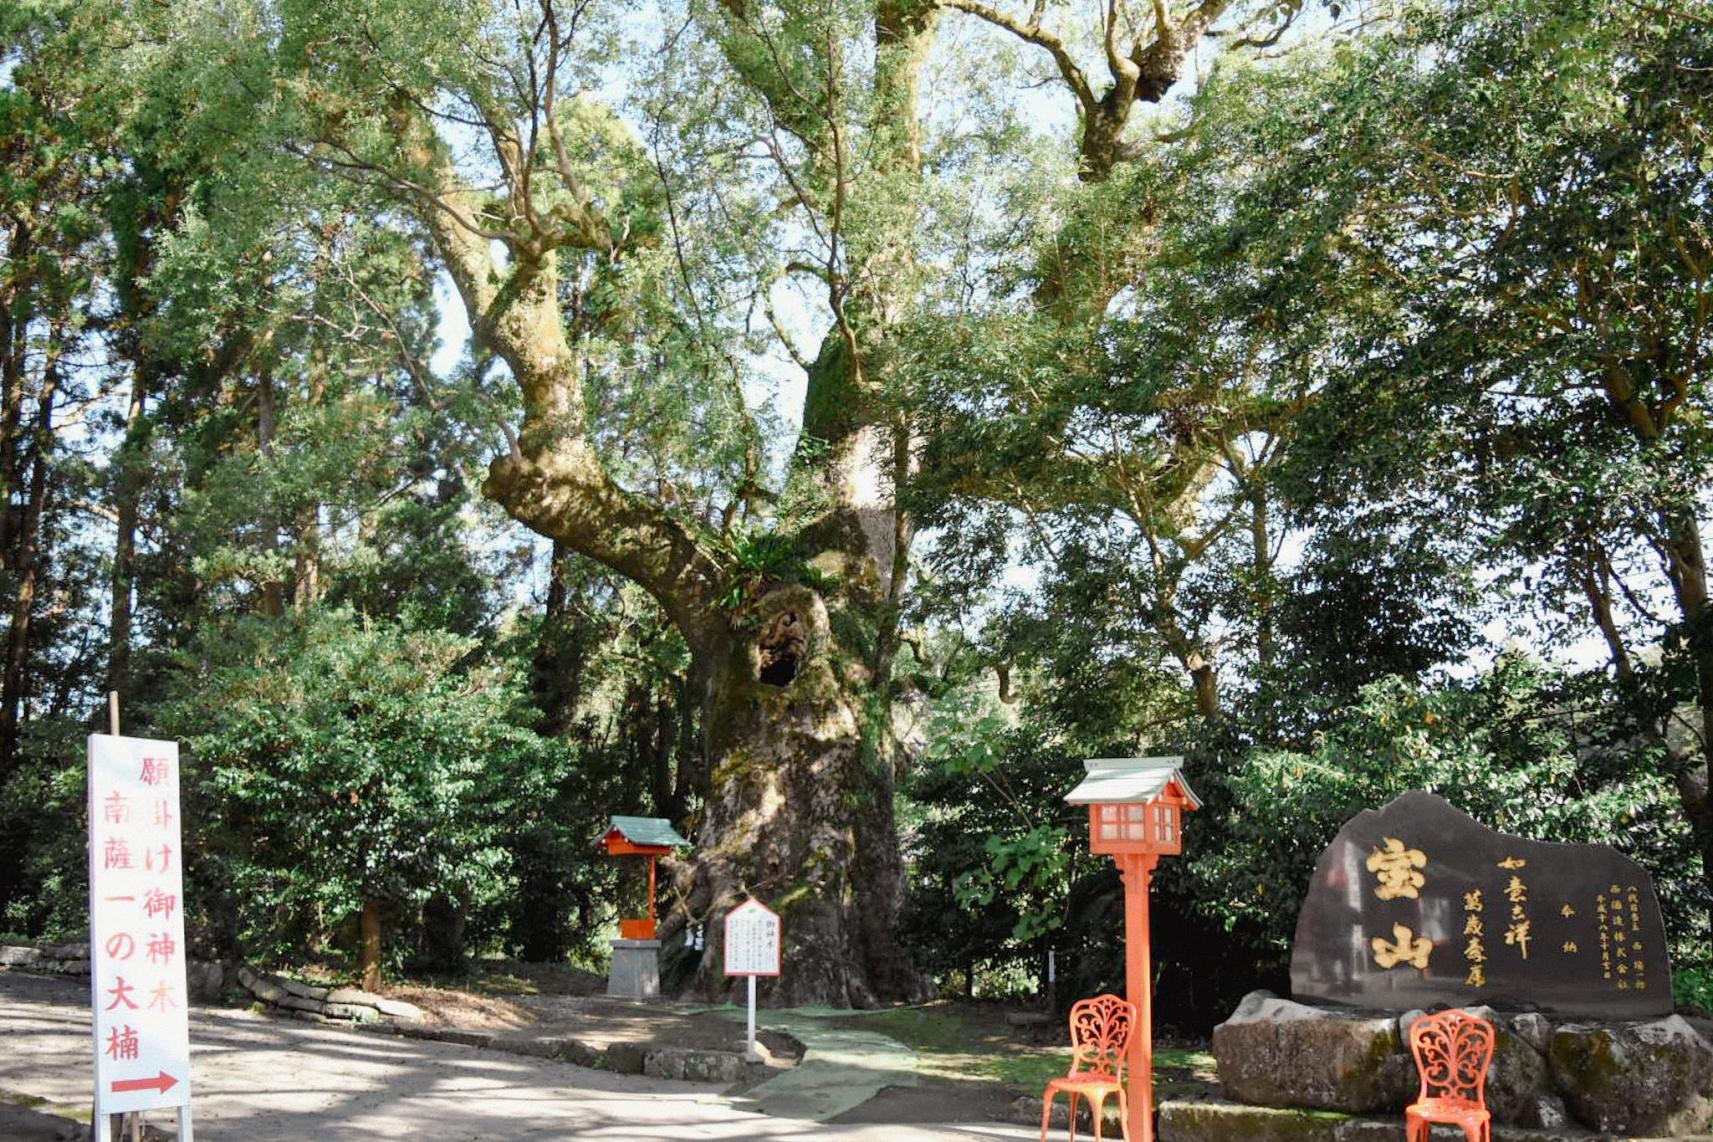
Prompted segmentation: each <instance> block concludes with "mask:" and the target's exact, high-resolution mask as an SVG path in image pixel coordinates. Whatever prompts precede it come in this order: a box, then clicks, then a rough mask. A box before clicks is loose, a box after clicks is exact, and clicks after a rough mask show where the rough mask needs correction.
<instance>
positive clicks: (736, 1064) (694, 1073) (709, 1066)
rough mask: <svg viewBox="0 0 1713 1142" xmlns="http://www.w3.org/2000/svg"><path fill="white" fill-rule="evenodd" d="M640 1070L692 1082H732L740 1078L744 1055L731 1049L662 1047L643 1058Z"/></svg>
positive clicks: (652, 1074) (651, 1075)
mask: <svg viewBox="0 0 1713 1142" xmlns="http://www.w3.org/2000/svg"><path fill="white" fill-rule="evenodd" d="M642 1073H643V1074H645V1075H649V1076H650V1077H652V1078H657V1079H683V1080H684V1081H686V1082H694V1083H735V1082H737V1081H738V1079H740V1078H742V1077H743V1056H741V1055H736V1054H733V1053H732V1052H730V1051H708V1050H699V1049H697V1048H694V1047H662V1048H660V1049H659V1050H656V1051H650V1052H649V1053H648V1054H647V1055H646V1056H645V1057H644V1058H643V1062H642Z"/></svg>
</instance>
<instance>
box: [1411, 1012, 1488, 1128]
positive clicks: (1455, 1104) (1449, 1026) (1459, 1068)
mask: <svg viewBox="0 0 1713 1142" xmlns="http://www.w3.org/2000/svg"><path fill="white" fill-rule="evenodd" d="M1410 1051H1411V1053H1413V1054H1414V1055H1415V1057H1416V1068H1417V1069H1418V1070H1419V1071H1421V1075H1422V1089H1421V1093H1420V1094H1418V1095H1417V1096H1416V1101H1415V1102H1413V1103H1411V1104H1410V1105H1409V1106H1407V1107H1405V1108H1404V1138H1405V1142H1428V1136H1429V1134H1430V1133H1431V1132H1432V1124H1433V1123H1435V1122H1443V1123H1447V1124H1449V1125H1452V1126H1460V1127H1462V1128H1463V1133H1464V1134H1465V1135H1467V1136H1468V1138H1469V1142H1492V1138H1493V1120H1492V1118H1491V1116H1490V1115H1488V1113H1487V1067H1488V1065H1489V1064H1490V1063H1492V1061H1493V1025H1492V1024H1491V1023H1489V1022H1487V1020H1485V1019H1482V1018H1479V1017H1478V1016H1474V1015H1471V1014H1469V1012H1467V1011H1456V1010H1453V1011H1442V1012H1440V1013H1439V1014H1438V1015H1424V1016H1422V1017H1421V1018H1420V1019H1417V1020H1416V1021H1415V1022H1414V1023H1412V1024H1410Z"/></svg>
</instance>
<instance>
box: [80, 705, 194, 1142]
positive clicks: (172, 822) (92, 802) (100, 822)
mask: <svg viewBox="0 0 1713 1142" xmlns="http://www.w3.org/2000/svg"><path fill="white" fill-rule="evenodd" d="M178 778H179V773H178V743H177V742H166V741H149V740H146V739H143V738H126V737H117V736H114V735H111V734H91V735H90V736H89V944H90V947H89V988H90V1001H91V1004H92V1005H93V1007H94V1012H95V1114H96V1124H97V1134H96V1137H103V1135H101V1134H100V1133H99V1131H100V1129H101V1128H102V1127H103V1126H105V1125H106V1118H105V1116H106V1115H112V1114H126V1113H130V1112H132V1111H144V1110H157V1109H161V1108H166V1107H178V1108H180V1111H179V1138H180V1142H190V1139H191V1127H190V1015H189V998H188V996H187V994H186V989H185V970H184V968H185V947H184V860H183V850H182V849H181V848H180V840H179V838H180V833H179V796H178V791H179V783H178Z"/></svg>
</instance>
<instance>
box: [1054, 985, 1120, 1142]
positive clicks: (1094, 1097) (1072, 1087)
mask: <svg viewBox="0 0 1713 1142" xmlns="http://www.w3.org/2000/svg"><path fill="white" fill-rule="evenodd" d="M1135 1026H1136V1005H1135V1004H1134V1003H1131V1002H1130V1001H1129V1000H1126V999H1120V998H1118V996H1116V995H1100V996H1096V997H1095V998H1093V999H1081V1000H1078V1001H1077V1002H1076V1003H1075V1004H1073V1005H1072V1007H1071V1069H1070V1073H1069V1074H1067V1075H1065V1077H1064V1078H1062V1079H1054V1080H1053V1081H1052V1082H1050V1083H1048V1084H1047V1091H1046V1093H1045V1094H1043V1095H1042V1096H1041V1142H1047V1124H1048V1123H1049V1122H1050V1121H1051V1120H1052V1117H1053V1095H1054V1094H1055V1093H1056V1092H1058V1091H1061V1090H1062V1091H1064V1092H1065V1093H1066V1094H1068V1095H1069V1096H1070V1099H1071V1142H1076V1138H1077V1096H1078V1095H1081V1096H1083V1097H1084V1098H1086V1099H1088V1100H1089V1102H1090V1105H1091V1107H1092V1108H1093V1110H1094V1137H1095V1142H1100V1137H1101V1133H1100V1132H1101V1117H1100V1111H1101V1107H1103V1106H1104V1105H1105V1104H1106V1096H1107V1095H1109V1094H1117V1095H1118V1121H1119V1129H1120V1131H1121V1132H1122V1133H1123V1135H1124V1140H1125V1142H1130V1114H1129V1109H1130V1107H1129V1103H1128V1101H1127V1100H1126V1098H1125V1095H1124V1053H1125V1051H1126V1050H1128V1049H1129V1047H1130V1033H1131V1031H1132V1029H1134V1028H1135Z"/></svg>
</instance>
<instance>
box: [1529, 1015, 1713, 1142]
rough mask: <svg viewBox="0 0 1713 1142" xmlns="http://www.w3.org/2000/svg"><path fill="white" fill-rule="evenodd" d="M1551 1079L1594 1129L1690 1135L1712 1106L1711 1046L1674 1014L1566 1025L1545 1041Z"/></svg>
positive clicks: (1701, 1124)
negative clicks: (1626, 1021)
mask: <svg viewBox="0 0 1713 1142" xmlns="http://www.w3.org/2000/svg"><path fill="white" fill-rule="evenodd" d="M1548 1061H1549V1062H1550V1064H1551V1067H1552V1076H1553V1078H1554V1080H1556V1082H1557V1084H1558V1088H1559V1090H1560V1091H1561V1092H1562V1093H1563V1095H1564V1099H1565V1102H1566V1103H1567V1104H1568V1105H1569V1107H1570V1111H1571V1113H1572V1114H1574V1115H1575V1116H1576V1117H1577V1118H1578V1119H1579V1120H1581V1121H1582V1122H1583V1123H1584V1124H1586V1125H1588V1126H1592V1127H1593V1128H1595V1129H1596V1130H1603V1131H1609V1132H1612V1133H1618V1134H1692V1133H1695V1132H1697V1131H1701V1130H1704V1129H1706V1128H1707V1126H1708V1123H1709V1120H1710V1119H1713V1105H1710V1104H1709V1103H1708V1102H1707V1100H1706V1099H1705V1098H1704V1097H1703V1096H1702V1092H1704V1091H1706V1090H1707V1089H1708V1086H1709V1083H1710V1082H1713V1047H1709V1046H1708V1044H1707V1042H1706V1041H1705V1040H1704V1039H1702V1038H1701V1036H1700V1035H1697V1034H1696V1033H1695V1030H1694V1028H1692V1027H1691V1026H1690V1025H1689V1024H1688V1023H1687V1022H1685V1021H1684V1020H1683V1019H1682V1017H1680V1016H1677V1015H1671V1016H1667V1017H1666V1018H1664V1019H1656V1020H1653V1021H1651V1022H1648V1023H1631V1024H1618V1025H1613V1026H1592V1025H1585V1024H1566V1025H1564V1026H1562V1027H1560V1028H1558V1030H1557V1031H1555V1032H1554V1033H1553V1036H1552V1041H1551V1043H1550V1044H1549V1046H1548Z"/></svg>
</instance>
